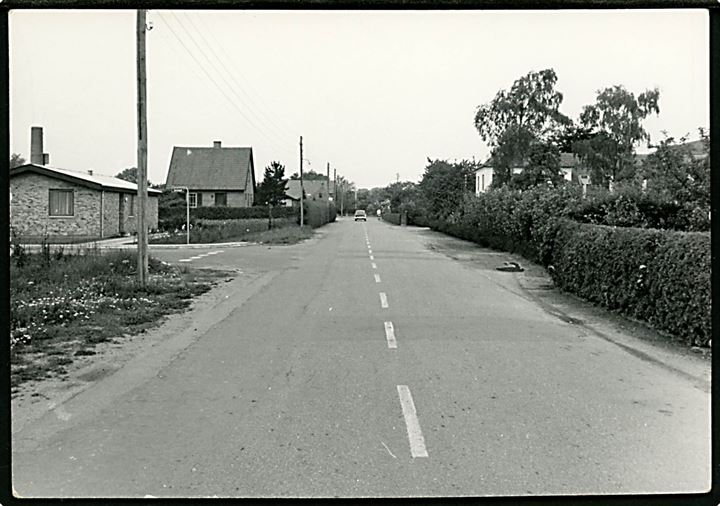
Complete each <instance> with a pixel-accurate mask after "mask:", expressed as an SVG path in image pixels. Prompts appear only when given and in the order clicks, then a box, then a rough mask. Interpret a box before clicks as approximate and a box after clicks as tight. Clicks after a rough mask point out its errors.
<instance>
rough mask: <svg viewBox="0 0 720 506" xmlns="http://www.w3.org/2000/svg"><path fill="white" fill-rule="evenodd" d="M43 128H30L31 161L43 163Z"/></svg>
mask: <svg viewBox="0 0 720 506" xmlns="http://www.w3.org/2000/svg"><path fill="white" fill-rule="evenodd" d="M44 161H45V160H44V158H43V129H42V127H31V128H30V163H35V164H38V165H43V162H44Z"/></svg>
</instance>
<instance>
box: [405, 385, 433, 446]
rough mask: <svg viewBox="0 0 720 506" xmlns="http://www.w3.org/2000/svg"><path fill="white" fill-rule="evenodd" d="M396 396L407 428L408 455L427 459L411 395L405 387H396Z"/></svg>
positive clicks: (423, 439)
mask: <svg viewBox="0 0 720 506" xmlns="http://www.w3.org/2000/svg"><path fill="white" fill-rule="evenodd" d="M397 391H398V395H399V396H400V406H401V407H402V412H403V416H404V417H405V425H406V426H407V434H408V441H410V454H411V455H412V456H413V458H415V457H427V456H428V452H427V449H426V448H425V438H423V435H422V430H420V422H419V421H418V417H417V411H416V410H415V403H414V402H413V398H412V394H411V393H410V389H409V388H408V386H407V385H398V386H397Z"/></svg>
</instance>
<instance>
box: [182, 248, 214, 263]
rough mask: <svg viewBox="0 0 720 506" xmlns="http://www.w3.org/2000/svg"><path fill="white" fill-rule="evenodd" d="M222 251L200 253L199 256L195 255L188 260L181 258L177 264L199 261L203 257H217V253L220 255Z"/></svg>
mask: <svg viewBox="0 0 720 506" xmlns="http://www.w3.org/2000/svg"><path fill="white" fill-rule="evenodd" d="M222 252H223V250H216V251H208V252H207V253H201V254H200V255H195V256H192V257H190V258H181V259H180V260H178V262H192V261H193V260H200V259H201V258H203V257H206V256H210V255H217V254H218V253H222Z"/></svg>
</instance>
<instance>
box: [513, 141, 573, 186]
mask: <svg viewBox="0 0 720 506" xmlns="http://www.w3.org/2000/svg"><path fill="white" fill-rule="evenodd" d="M563 180H564V178H563V174H562V172H561V171H560V150H559V149H558V148H557V146H555V145H554V144H552V143H540V142H537V143H535V144H533V145H532V146H531V147H530V153H529V154H528V162H527V165H526V166H525V167H524V169H523V171H522V172H521V173H520V174H514V175H513V176H512V178H511V179H510V184H509V186H510V188H513V189H518V190H526V189H528V188H531V187H533V186H541V185H543V186H546V185H551V186H559V185H560V184H562V183H563Z"/></svg>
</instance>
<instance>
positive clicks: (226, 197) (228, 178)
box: [165, 141, 255, 207]
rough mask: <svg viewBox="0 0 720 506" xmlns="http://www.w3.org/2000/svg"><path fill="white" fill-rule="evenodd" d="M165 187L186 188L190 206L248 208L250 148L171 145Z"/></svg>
mask: <svg viewBox="0 0 720 506" xmlns="http://www.w3.org/2000/svg"><path fill="white" fill-rule="evenodd" d="M165 188H166V189H173V188H176V189H185V188H187V189H188V190H189V198H190V207H208V206H218V207H250V206H252V204H253V199H254V197H255V167H254V164H253V152H252V148H234V147H227V148H224V147H222V144H221V141H215V142H214V143H213V147H178V146H175V147H174V148H173V152H172V157H171V158H170V168H169V169H168V175H167V179H166V181H165Z"/></svg>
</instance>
